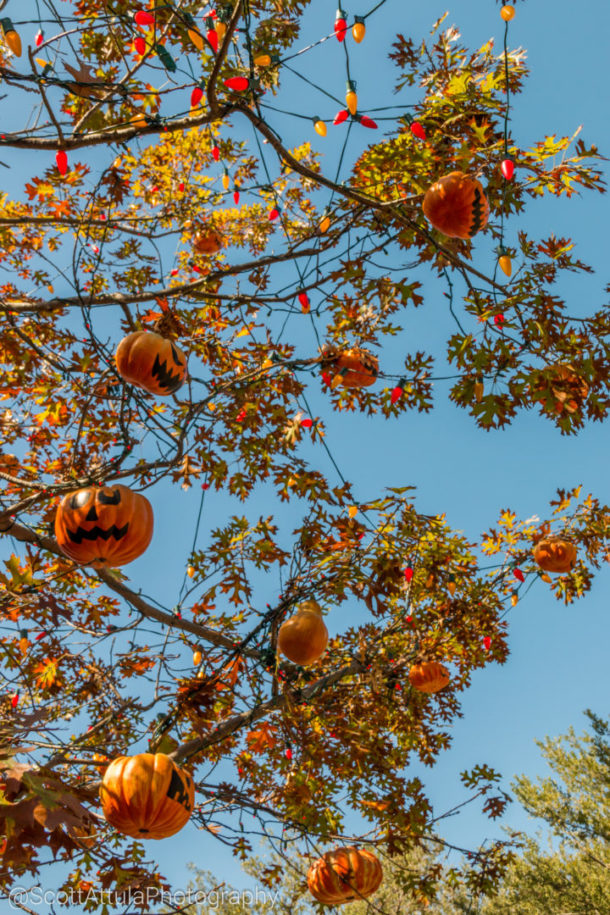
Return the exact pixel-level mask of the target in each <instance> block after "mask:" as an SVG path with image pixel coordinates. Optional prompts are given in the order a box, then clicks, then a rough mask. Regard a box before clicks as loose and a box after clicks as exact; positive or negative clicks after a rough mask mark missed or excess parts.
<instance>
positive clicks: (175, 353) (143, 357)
mask: <svg viewBox="0 0 610 915" xmlns="http://www.w3.org/2000/svg"><path fill="white" fill-rule="evenodd" d="M114 358H115V362H116V367H117V370H118V373H119V375H120V376H121V378H123V380H124V381H128V382H129V383H130V384H135V385H136V386H137V387H139V388H143V389H144V390H145V391H148V392H149V393H150V394H173V392H174V391H177V390H178V388H179V387H180V386H181V385H182V384H183V383H184V379H185V378H186V356H185V355H184V353H183V352H182V350H180V349H178V347H177V346H176V344H175V343H173V342H172V341H171V340H168V339H167V338H166V337H162V336H161V335H160V334H156V333H154V332H153V331H148V330H136V331H134V333H132V334H128V335H127V336H126V337H123V339H122V340H121V342H120V343H119V345H118V347H117V351H116V353H115V357H114Z"/></svg>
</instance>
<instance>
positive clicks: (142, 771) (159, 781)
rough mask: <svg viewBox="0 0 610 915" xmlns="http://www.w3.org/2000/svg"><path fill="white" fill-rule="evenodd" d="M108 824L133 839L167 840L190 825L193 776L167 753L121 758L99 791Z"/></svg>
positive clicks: (111, 765) (110, 770)
mask: <svg viewBox="0 0 610 915" xmlns="http://www.w3.org/2000/svg"><path fill="white" fill-rule="evenodd" d="M100 799H101V802H102V810H103V811H104V816H105V817H106V819H107V820H108V822H109V823H110V824H111V825H112V826H114V827H115V828H116V829H118V830H119V832H122V833H124V834H125V835H126V836H131V837H132V838H133V839H165V838H166V837H167V836H173V835H174V833H176V832H178V831H179V830H180V829H182V827H183V826H184V825H185V823H186V822H187V821H188V819H189V817H190V815H191V813H192V811H193V804H194V801H195V785H194V783H193V779H192V778H191V776H190V775H189V774H188V773H187V772H185V771H184V770H183V769H180V767H179V766H177V765H176V763H175V762H174V761H173V760H172V759H170V757H169V756H166V755H165V753H139V754H138V755H137V756H119V757H117V759H115V760H113V762H111V763H110V765H109V766H108V768H107V769H106V772H105V773H104V779H103V781H102V785H101V787H100Z"/></svg>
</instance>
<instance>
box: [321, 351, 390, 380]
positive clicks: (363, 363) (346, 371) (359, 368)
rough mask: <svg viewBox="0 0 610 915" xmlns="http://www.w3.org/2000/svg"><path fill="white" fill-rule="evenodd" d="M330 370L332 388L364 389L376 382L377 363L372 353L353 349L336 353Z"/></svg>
mask: <svg viewBox="0 0 610 915" xmlns="http://www.w3.org/2000/svg"><path fill="white" fill-rule="evenodd" d="M331 369H332V373H333V375H334V378H333V381H332V386H333V387H336V385H337V384H340V385H342V386H343V387H344V388H366V387H368V386H369V385H371V384H375V382H376V381H377V374H378V372H379V362H378V360H377V357H376V356H374V355H373V353H370V352H369V351H368V350H366V349H359V348H358V347H355V348H354V349H346V350H343V352H341V353H337V355H336V356H334V357H333V358H332V362H331Z"/></svg>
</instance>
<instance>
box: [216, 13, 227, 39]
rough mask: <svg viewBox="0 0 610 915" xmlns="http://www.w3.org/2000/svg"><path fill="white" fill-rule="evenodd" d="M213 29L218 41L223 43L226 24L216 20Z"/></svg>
mask: <svg viewBox="0 0 610 915" xmlns="http://www.w3.org/2000/svg"><path fill="white" fill-rule="evenodd" d="M214 28H215V29H216V34H217V35H218V41H219V42H220V43H222V42H223V41H224V37H225V35H226V34H227V26H226V24H225V23H224V22H220V20H219V19H217V20H216V23H215V25H214Z"/></svg>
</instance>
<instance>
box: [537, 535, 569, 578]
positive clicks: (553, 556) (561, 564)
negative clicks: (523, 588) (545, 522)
mask: <svg viewBox="0 0 610 915" xmlns="http://www.w3.org/2000/svg"><path fill="white" fill-rule="evenodd" d="M532 552H533V555H534V561H535V562H536V564H537V565H538V566H539V567H540V568H541V569H542V570H543V571H544V572H569V571H571V569H572V568H573V567H574V563H575V562H576V554H577V550H576V545H575V544H574V543H572V541H571V540H565V539H564V538H563V537H558V536H552V535H549V536H548V537H543V538H542V540H539V541H538V543H537V544H536V546H535V547H534V549H533V551H532Z"/></svg>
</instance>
